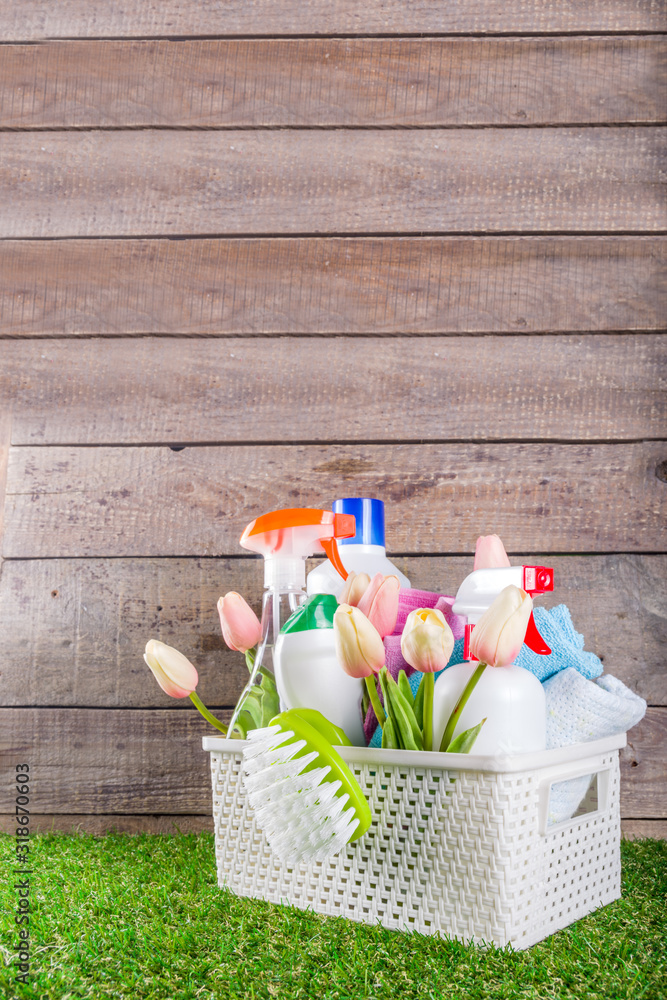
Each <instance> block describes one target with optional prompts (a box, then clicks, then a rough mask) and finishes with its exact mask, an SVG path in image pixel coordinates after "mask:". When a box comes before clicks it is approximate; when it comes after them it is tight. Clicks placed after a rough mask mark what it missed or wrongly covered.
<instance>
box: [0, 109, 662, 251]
mask: <svg viewBox="0 0 667 1000" xmlns="http://www.w3.org/2000/svg"><path fill="white" fill-rule="evenodd" d="M666 136H667V129H663V128H659V127H653V128H648V127H647V128H645V127H642V126H638V127H636V128H631V129H629V128H613V127H607V128H561V129H551V128H545V129H511V128H507V129H495V130H493V129H480V130H476V129H448V130H445V131H442V130H434V129H419V130H416V131H412V130H409V131H405V130H395V131H394V130H388V131H387V130H373V129H359V130H345V129H343V130H337V129H333V130H326V129H321V130H317V131H316V132H313V131H311V130H305V131H304V130H296V131H293V130H288V131H285V130H280V129H279V130H269V131H235V130H232V131H228V132H211V131H199V132H191V131H184V132H179V133H178V135H177V136H175V135H174V134H172V133H171V132H169V131H164V130H155V129H146V130H143V131H138V132H137V131H129V132H128V131H111V132H95V131H93V132H85V133H80V132H12V133H7V134H6V135H5V136H4V138H3V142H2V147H1V149H0V237H12V238H25V237H30V238H36V237H49V238H52V237H64V236H67V237H85V236H151V235H153V236H159V235H170V236H171V235H173V236H179V235H186V236H193V235H216V236H223V235H231V234H251V233H258V234H267V233H277V234H278V233H283V234H290V233H293V234H303V233H312V234H318V233H335V234H343V233H396V232H403V233H414V234H420V233H443V234H444V233H456V232H479V233H493V232H503V231H504V232H526V233H529V232H556V231H563V230H566V231H570V232H620V231H631V232H655V231H660V230H665V229H667V202H666V201H665V199H664V197H663V193H662V190H661V185H660V177H661V174H660V164H661V161H662V160H663V157H664V148H665V138H666Z"/></svg>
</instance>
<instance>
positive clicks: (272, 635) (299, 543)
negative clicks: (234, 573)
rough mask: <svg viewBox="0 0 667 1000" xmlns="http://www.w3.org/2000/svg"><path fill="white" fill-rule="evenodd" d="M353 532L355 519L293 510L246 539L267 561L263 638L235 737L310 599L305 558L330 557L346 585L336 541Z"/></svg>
mask: <svg viewBox="0 0 667 1000" xmlns="http://www.w3.org/2000/svg"><path fill="white" fill-rule="evenodd" d="M354 533H355V520H354V517H353V516H352V515H350V514H334V513H332V511H329V510H310V509H307V508H300V507H294V508H289V509H287V510H276V511H272V512H271V513H269V514H263V515H262V516H261V517H258V518H256V519H255V520H254V521H252V522H251V523H250V524H249V525H248V527H247V528H246V529H245V531H244V532H243V534H242V535H241V545H242V546H243V548H244V549H249V550H250V551H251V552H258V553H260V554H261V555H262V556H263V557H264V596H263V598H262V618H261V623H262V638H261V639H260V642H259V646H258V648H257V655H256V657H255V662H254V664H253V666H252V670H251V673H250V679H249V680H248V683H247V684H246V686H245V688H244V689H243V691H242V692H241V697H240V698H239V700H238V702H237V703H236V708H235V709H234V712H233V715H232V719H231V722H230V724H229V730H228V731H229V733H230V735H231V733H232V731H233V729H234V725H235V724H236V721H237V719H238V717H239V715H240V713H241V712H242V711H243V710H244V706H245V705H246V704H247V703H250V702H252V700H253V698H252V695H251V692H252V691H253V689H255V688H256V687H257V685H260V684H261V683H262V675H263V674H264V675H266V672H267V671H270V672H271V674H273V673H274V664H273V650H274V647H275V643H276V640H277V638H278V635H279V633H280V630H281V628H282V627H283V625H284V624H285V622H286V621H287V619H288V618H289V617H290V616H291V615H292V614H293V613H294V612H295V611H296V610H297V609H298V608H299V607H300V606H301V605H302V604H303V602H304V601H305V600H306V596H307V595H306V590H305V587H306V559H307V558H308V557H309V556H312V555H319V554H321V553H324V554H326V555H327V556H328V558H329V560H330V562H331V563H332V564H333V565H334V566H335V567H336V569H337V570H338V572H339V573H340V575H341V576H342V578H343V580H345V579H346V578H347V571H346V570H345V568H344V566H343V564H342V562H341V560H340V556H339V554H338V546H337V544H336V539H337V538H349V537H350V536H352V535H354ZM249 696H250V698H249ZM258 728H259V727H258Z"/></svg>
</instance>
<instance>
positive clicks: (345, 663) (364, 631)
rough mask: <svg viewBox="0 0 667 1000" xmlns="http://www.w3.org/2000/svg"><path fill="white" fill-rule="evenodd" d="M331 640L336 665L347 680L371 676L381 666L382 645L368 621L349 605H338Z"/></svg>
mask: <svg viewBox="0 0 667 1000" xmlns="http://www.w3.org/2000/svg"><path fill="white" fill-rule="evenodd" d="M334 641H335V643H336V655H337V657H338V662H339V663H340V665H341V667H342V668H343V670H344V671H345V673H346V674H349V675H350V677H370V676H371V674H377V673H379V672H380V670H382V668H383V666H384V660H385V653H384V643H383V642H382V638H381V637H380V634H379V633H378V631H377V629H376V628H375V627H374V626H373V625H372V624H371V623H370V622H369V620H368V618H366V616H365V615H364V614H363V613H362V612H361V611H360V610H359V608H353V607H351V605H349V604H340V605H339V606H338V608H337V609H336V613H335V615H334Z"/></svg>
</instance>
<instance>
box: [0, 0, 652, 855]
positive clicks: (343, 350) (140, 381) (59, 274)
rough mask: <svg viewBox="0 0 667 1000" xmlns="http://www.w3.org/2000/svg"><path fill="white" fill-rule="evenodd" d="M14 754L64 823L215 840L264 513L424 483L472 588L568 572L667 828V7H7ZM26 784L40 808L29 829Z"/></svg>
mask: <svg viewBox="0 0 667 1000" xmlns="http://www.w3.org/2000/svg"><path fill="white" fill-rule="evenodd" d="M0 26H1V28H0V32H1V36H0V38H1V40H2V42H3V43H4V44H3V45H2V46H0V129H1V130H2V132H1V134H0V186H1V191H0V337H1V339H0V362H1V364H0V398H1V399H2V409H1V412H0V491H1V492H3V493H4V495H5V503H4V512H3V511H2V507H0V516H2V517H3V522H1V523H4V529H0V533H2V531H4V534H3V540H2V556H3V561H2V563H1V567H0V568H1V575H0V633H1V638H2V668H1V670H0V691H1V704H2V706H3V707H2V708H1V709H0V720H1V724H0V734H1V744H0V748H1V749H2V752H3V757H4V759H5V760H9V761H13V760H15V759H16V760H19V759H24V758H27V759H28V760H30V761H31V762H32V765H33V774H34V793H33V794H34V800H33V807H34V812H35V826H36V828H51V827H55V828H59V829H70V828H72V826H78V827H80V828H82V829H88V830H93V831H96V832H101V831H104V830H107V829H110V828H112V827H117V828H119V829H124V830H139V829H141V830H172V829H173V828H174V825H176V826H178V827H179V828H180V829H208V828H210V820H209V818H208V815H209V810H210V801H209V800H210V792H209V785H208V771H207V765H208V762H207V759H206V756H205V755H204V754H203V753H202V751H201V750H200V748H199V738H200V736H201V735H202V733H203V732H205V731H206V726H205V724H203V722H202V721H201V720H200V719H199V717H198V716H197V715H196V713H195V712H194V711H190V710H188V709H189V708H190V705H189V702H187V703H186V704H184V703H183V702H174V701H170V700H169V699H168V698H167V697H166V696H163V694H162V692H161V691H160V690H159V689H158V687H157V685H156V684H155V683H154V681H153V680H152V678H151V677H150V675H149V673H148V671H147V669H146V668H145V666H144V664H143V661H142V658H141V653H142V650H143V646H144V643H145V641H146V639H147V638H149V637H151V636H156V637H160V638H162V639H163V640H165V641H167V642H170V643H172V644H174V645H176V646H177V647H178V648H180V649H182V650H183V651H184V652H185V653H187V654H188V655H190V656H191V658H192V659H193V660H194V661H195V662H196V664H197V666H198V667H199V670H200V676H201V685H200V691H201V694H202V696H203V698H204V699H205V700H206V701H207V702H208V703H210V705H211V706H212V707H215V708H218V709H219V710H220V711H221V712H222V713H223V715H224V713H225V711H228V710H229V708H230V706H232V705H233V703H234V701H235V699H236V696H237V694H238V692H239V690H240V686H241V684H242V682H243V676H244V669H245V668H243V667H242V664H241V663H240V660H239V658H238V657H235V656H232V655H231V654H230V653H229V652H228V651H227V650H226V649H225V647H224V645H223V643H222V641H221V638H220V634H219V625H218V621H217V614H216V610H215V604H216V600H217V597H218V596H219V594H221V593H223V592H224V591H226V590H229V589H236V590H239V591H241V592H243V593H245V594H246V595H248V597H249V598H250V599H251V600H252V601H254V603H255V604H257V602H258V599H259V595H260V588H261V568H260V566H259V565H258V563H257V562H256V561H255V560H252V559H249V558H245V557H242V556H241V550H240V549H239V547H238V537H239V535H240V533H241V530H242V529H243V527H244V526H245V524H246V523H247V521H248V520H250V519H251V518H252V517H255V516H256V515H258V514H260V513H261V512H263V511H265V510H267V509H272V508H275V507H278V506H294V505H312V506H328V505H329V503H330V500H331V499H332V498H333V497H334V496H336V495H341V494H343V495H350V494H352V495H355V494H356V495H367V494H369V493H371V494H376V495H378V496H381V497H383V498H384V499H385V500H386V501H387V505H388V507H387V519H388V535H389V545H390V549H391V550H392V551H393V552H394V553H395V558H396V561H397V563H398V564H399V565H400V566H401V568H402V569H404V570H406V571H407V572H408V573H409V575H410V576H411V577H412V580H413V582H414V584H415V585H416V586H418V587H423V588H427V589H435V590H445V591H448V592H452V591H454V590H455V589H456V587H457V585H458V582H459V581H460V580H461V578H462V577H463V575H464V574H465V573H466V572H467V571H468V570H469V569H470V566H471V558H470V553H471V552H472V549H473V547H474V542H475V538H476V536H477V535H478V534H480V533H486V532H491V531H497V532H499V533H500V534H501V535H502V537H503V538H504V540H505V542H506V544H507V548H508V550H509V551H510V553H511V554H512V555H513V557H514V559H515V560H517V561H518V560H519V559H521V558H522V557H527V558H528V559H530V560H531V561H532V560H537V561H545V562H548V563H552V564H553V565H554V566H555V568H556V579H557V587H558V589H557V593H556V594H555V595H553V597H550V598H548V599H547V600H546V603H547V605H553V604H555V603H557V602H559V601H565V602H567V603H568V604H569V605H570V607H571V610H572V613H573V616H574V620H575V623H576V625H577V627H578V628H579V629H580V630H581V631H582V632H583V633H584V634H585V636H586V643H587V647H588V648H590V649H593V650H594V651H595V652H597V653H598V654H599V655H600V656H601V657H602V658H603V660H604V662H605V666H606V668H607V669H608V670H610V671H611V672H613V673H615V674H616V675H617V676H619V677H621V678H622V679H623V680H624V681H625V682H626V683H627V684H629V685H630V687H632V688H633V689H634V690H636V691H638V692H639V693H640V694H641V695H642V696H643V697H644V698H646V699H647V701H648V702H649V705H650V708H649V711H648V714H647V716H646V719H645V720H644V722H643V723H642V724H641V725H640V726H639V727H638V728H637V729H635V730H633V731H632V732H631V734H630V742H629V745H628V748H627V750H626V751H625V752H624V753H623V787H622V812H623V822H624V830H625V832H626V833H627V834H629V835H636V834H642V833H643V834H647V833H648V834H651V835H654V836H661V835H662V836H666V835H667V801H666V799H665V793H664V788H665V779H666V778H667V769H666V764H667V682H666V673H665V666H664V663H665V653H664V651H665V648H666V644H667V627H666V619H667V582H666V575H665V568H666V564H667V556H666V555H665V531H664V526H665V506H666V504H665V501H666V498H667V444H666V443H665V438H666V437H667V423H666V420H665V417H666V410H667V405H666V397H665V391H664V390H665V385H664V379H665V366H664V360H665V352H666V346H667V345H666V338H665V335H664V332H661V331H664V324H665V297H664V283H661V282H664V265H665V258H666V257H667V246H666V239H665V235H666V233H667V209H666V206H665V199H664V188H662V187H661V179H662V175H661V169H662V170H664V153H665V126H666V124H667V115H666V107H665V93H666V90H665V82H666V79H665V65H666V60H665V55H666V53H667V44H666V42H665V36H664V34H661V32H664V31H665V28H666V25H665V18H664V8H663V7H662V5H661V4H660V3H659V2H658V0H636V2H633V3H632V4H628V3H626V2H625V0H605V2H603V3H596V4H585V3H580V2H578V0H571V2H565V0H564V2H560V3H557V4H556V3H543V2H542V0H539V2H538V0H534V2H533V0H531V2H525V0H521V2H519V0H505V2H503V3H502V4H500V3H497V2H495V0H465V2H464V0H450V2H448V3H446V4H443V3H442V2H440V0H438V2H437V3H436V2H434V0H389V2H387V0H385V2H382V3H380V2H376V0H372V2H370V3H367V4H365V5H364V6H363V7H360V6H359V5H358V4H356V3H355V4H352V3H348V2H341V3H336V4H331V3H328V2H327V3H325V2H324V0H298V2H289V3H287V2H280V3H276V2H275V0H255V2H253V3H244V2H236V3H222V2H212V3H207V4H199V3H193V2H190V0H165V2H162V3H159V4H147V3H145V2H144V0H128V2H127V3H124V4H122V5H115V4H114V5H109V4H107V3H104V2H102V0H85V2H84V0H61V2H60V3H58V4H53V3H46V2H44V0H24V2H22V3H20V4H17V3H16V2H15V0H0ZM10 808H11V801H10V789H9V786H8V785H7V784H5V785H3V787H2V788H1V789H0V814H1V816H0V822H1V824H2V828H3V829H11V828H12V826H13V824H12V821H11V817H10V815H9V810H10Z"/></svg>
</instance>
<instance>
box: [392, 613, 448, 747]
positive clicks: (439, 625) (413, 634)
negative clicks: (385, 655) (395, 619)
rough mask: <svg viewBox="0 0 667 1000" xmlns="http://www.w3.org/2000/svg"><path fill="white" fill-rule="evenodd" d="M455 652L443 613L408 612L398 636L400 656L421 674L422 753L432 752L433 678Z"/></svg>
mask: <svg viewBox="0 0 667 1000" xmlns="http://www.w3.org/2000/svg"><path fill="white" fill-rule="evenodd" d="M453 649H454V635H453V633H452V630H451V628H450V627H449V625H448V624H447V622H446V621H445V616H444V615H443V613H442V611H436V609H435V608H417V609H416V610H415V611H411V612H410V614H409V615H408V619H407V621H406V623H405V628H404V629H403V634H402V635H401V653H402V654H403V658H404V659H405V660H407V662H408V663H409V664H410V666H411V667H414V668H415V670H421V671H422V672H423V674H424V679H423V681H422V684H423V685H424V750H432V749H433V688H434V678H433V674H434V673H435V671H437V670H444V669H445V667H446V666H447V664H448V663H449V658H450V656H451V655H452V650H453Z"/></svg>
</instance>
